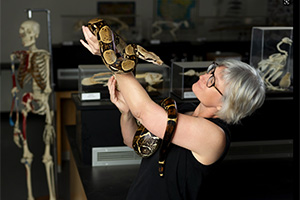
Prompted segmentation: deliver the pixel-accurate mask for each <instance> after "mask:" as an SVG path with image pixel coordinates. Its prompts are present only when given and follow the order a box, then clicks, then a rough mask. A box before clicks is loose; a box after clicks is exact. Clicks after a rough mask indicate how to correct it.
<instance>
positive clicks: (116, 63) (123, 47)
mask: <svg viewBox="0 0 300 200" xmlns="http://www.w3.org/2000/svg"><path fill="white" fill-rule="evenodd" d="M87 26H88V28H89V30H90V31H91V32H92V33H93V34H94V35H95V36H97V39H98V41H99V46H100V52H101V57H102V60H103V62H104V64H105V65H106V66H107V68H108V69H109V70H110V71H112V72H113V73H119V74H122V73H128V72H132V71H135V68H136V65H137V62H138V58H141V59H143V60H145V61H148V62H152V63H153V64H156V65H162V64H163V62H162V60H161V59H160V58H159V57H158V56H157V55H156V54H154V53H153V52H148V51H147V50H145V49H144V48H143V47H141V46H140V45H136V44H129V45H127V44H126V43H125V42H124V40H123V39H122V38H121V37H120V36H119V35H117V34H116V33H115V32H113V31H112V29H111V28H110V26H109V25H108V24H107V23H106V22H105V21H104V20H103V19H100V18H95V19H92V20H90V21H89V22H88V25H87ZM160 105H161V106H162V107H163V108H164V109H165V110H166V112H167V113H168V122H167V127H166V131H165V135H164V138H163V139H162V140H161V139H160V138H159V137H157V136H155V135H153V134H152V133H150V132H149V131H148V130H147V129H146V128H145V127H144V126H143V125H142V124H141V125H140V126H139V127H138V129H137V131H136V133H135V136H134V139H133V143H132V147H133V149H134V151H135V152H136V153H137V154H138V155H140V156H141V157H143V158H147V157H149V156H151V155H152V154H154V153H155V152H156V151H157V150H158V149H159V148H160V152H159V161H158V164H159V175H160V176H161V177H163V176H164V171H165V161H166V157H167V153H168V149H169V146H170V143H171V141H172V138H173V136H174V132H175V129H176V125H177V109H176V102H175V101H174V100H173V99H171V98H166V99H164V100H162V101H161V102H160Z"/></svg>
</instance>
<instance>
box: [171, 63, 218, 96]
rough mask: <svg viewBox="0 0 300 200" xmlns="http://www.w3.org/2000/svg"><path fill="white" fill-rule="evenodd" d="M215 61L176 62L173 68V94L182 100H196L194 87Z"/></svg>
mask: <svg viewBox="0 0 300 200" xmlns="http://www.w3.org/2000/svg"><path fill="white" fill-rule="evenodd" d="M212 62H213V61H203V62H174V63H173V66H172V74H171V76H172V86H171V93H172V94H174V95H176V96H177V97H179V98H180V99H195V98H196V96H195V94H194V93H193V91H192V85H193V84H194V83H195V82H197V81H198V80H199V75H200V74H201V73H205V72H206V69H207V67H208V66H209V65H210V64H211V63H212Z"/></svg>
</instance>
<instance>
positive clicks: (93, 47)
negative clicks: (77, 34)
mask: <svg viewBox="0 0 300 200" xmlns="http://www.w3.org/2000/svg"><path fill="white" fill-rule="evenodd" d="M82 32H83V35H84V38H85V40H86V42H85V41H83V40H80V42H81V44H82V45H83V46H84V47H85V48H87V49H88V50H89V51H90V52H91V53H92V54H94V55H100V48H99V43H98V40H97V37H96V36H95V35H94V34H93V33H92V32H91V31H90V30H89V28H87V27H85V26H82Z"/></svg>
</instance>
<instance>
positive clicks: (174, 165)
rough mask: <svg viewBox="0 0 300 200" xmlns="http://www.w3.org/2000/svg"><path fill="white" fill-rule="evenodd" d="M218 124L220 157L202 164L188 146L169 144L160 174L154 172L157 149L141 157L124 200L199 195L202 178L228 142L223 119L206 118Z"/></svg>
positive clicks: (196, 196) (165, 198)
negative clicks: (222, 138) (223, 141)
mask: <svg viewBox="0 0 300 200" xmlns="http://www.w3.org/2000/svg"><path fill="white" fill-rule="evenodd" d="M208 120H209V121H211V122H213V123H215V124H217V125H218V126H219V127H221V128H222V129H223V130H224V132H225V135H226V147H225V150H224V152H223V154H222V155H221V157H220V158H219V159H218V160H217V161H216V162H215V163H213V164H211V165H203V164H201V163H200V162H199V161H197V160H196V158H195V157H194V156H193V154H192V152H191V151H190V150H188V149H185V148H182V147H179V146H177V145H174V144H171V145H170V151H169V153H168V156H167V159H166V165H165V173H164V177H163V178H162V177H160V176H159V173H158V156H159V151H157V152H156V153H155V154H153V155H152V156H151V157H149V158H144V159H142V162H141V165H140V169H139V172H138V174H137V177H136V179H135V180H134V182H133V183H132V185H131V187H130V189H129V192H128V195H127V200H159V199H161V200H168V199H170V200H171V199H172V200H173V199H186V200H193V199H195V200H196V199H200V198H201V189H202V188H203V187H202V186H203V183H204V182H205V178H206V177H207V176H208V175H209V173H210V172H211V171H212V170H213V169H214V168H215V166H216V165H217V163H219V162H220V161H221V160H223V159H224V157H225V155H226V153H227V151H228V149H229V145H230V133H229V130H228V128H227V125H226V123H225V122H223V121H222V120H220V119H216V118H214V119H212V118H210V119H208Z"/></svg>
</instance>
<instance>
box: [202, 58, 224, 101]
mask: <svg viewBox="0 0 300 200" xmlns="http://www.w3.org/2000/svg"><path fill="white" fill-rule="evenodd" d="M218 66H219V65H218V63H216V62H213V63H212V64H211V65H209V66H208V68H207V71H206V73H207V74H211V76H210V77H209V79H208V80H207V82H206V86H207V87H208V88H211V87H214V88H216V90H217V91H218V92H219V93H220V94H221V95H222V96H223V94H222V92H221V91H220V90H219V89H218V88H217V87H216V86H215V85H216V83H215V80H216V78H215V71H216V68H217V67H218Z"/></svg>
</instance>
